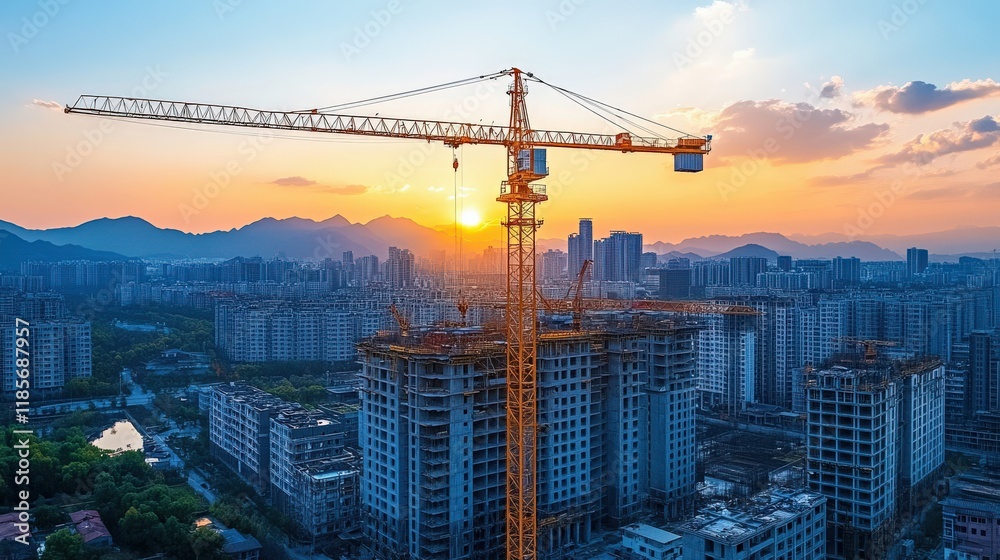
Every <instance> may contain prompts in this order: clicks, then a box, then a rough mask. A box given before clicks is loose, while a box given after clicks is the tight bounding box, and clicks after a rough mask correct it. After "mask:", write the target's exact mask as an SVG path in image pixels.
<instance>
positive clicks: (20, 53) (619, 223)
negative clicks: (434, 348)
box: [0, 0, 1000, 243]
mask: <svg viewBox="0 0 1000 560" xmlns="http://www.w3.org/2000/svg"><path fill="white" fill-rule="evenodd" d="M997 21H1000V3H997V2H992V1H980V2H972V1H970V2H964V3H962V8H961V9H956V7H955V5H954V4H952V3H946V2H941V1H940V0H905V1H887V2H880V1H860V0H858V1H844V2H777V1H763V0H743V1H740V0H733V1H723V0H714V1H706V0H702V1H677V2H661V1H634V2H628V1H621V2H599V1H597V0H534V1H511V2H503V3H500V2H490V3H485V2H483V3H479V2H476V3H473V2H445V1H429V0H427V1H423V2H418V1H416V0H391V1H385V0H379V1H374V2H350V3H347V2H319V1H315V2H313V1H288V2H264V1H263V0H204V1H188V0H180V1H170V2H168V1H151V2H143V3H134V2H124V1H100V2H98V1H96V0H91V1H88V0H35V1H11V2H3V3H2V4H0V22H2V27H0V30H2V32H3V34H4V37H5V40H4V45H2V46H0V65H2V69H3V74H4V76H5V78H4V86H5V87H3V88H2V89H0V119H2V125H3V129H4V131H5V134H3V136H2V137H0V158H2V163H3V166H2V167H3V170H4V176H3V178H2V183H0V184H2V190H3V200H4V202H5V203H4V204H3V207H2V210H0V219H2V220H6V221H11V222H14V223H17V224H19V225H21V226H24V227H29V228H51V227H62V226H72V225H76V224H79V223H82V222H85V221H88V220H92V219H95V218H100V217H119V216H138V217H141V218H144V219H146V220H148V221H149V222H151V223H153V224H155V225H157V226H160V227H171V228H176V229H180V230H184V231H191V232H205V231H214V230H219V229H223V230H225V229H230V228H234V227H240V226H242V225H245V224H247V223H250V222H253V221H255V220H258V219H260V218H263V217H275V218H285V217H290V216H299V217H303V218H311V219H314V220H322V219H326V218H329V217H331V216H334V215H336V214H341V215H343V216H345V217H347V218H348V219H349V220H351V221H353V222H366V221H368V220H371V219H374V218H377V217H379V216H382V215H386V214H388V215H392V216H397V217H407V218H412V219H413V220H415V221H416V222H418V223H421V224H423V225H427V226H431V227H440V228H443V229H446V228H448V227H451V224H452V223H453V221H454V219H455V215H456V213H457V214H459V215H461V216H462V219H461V220H460V221H462V222H464V223H465V226H464V227H466V228H467V230H468V232H469V233H468V235H470V236H475V235H481V236H486V237H490V238H493V237H498V236H499V234H498V231H499V225H498V223H499V220H500V216H501V215H502V214H503V212H504V208H503V205H501V204H500V203H498V202H496V200H495V199H496V196H497V194H498V192H499V185H500V181H501V180H503V179H504V178H505V177H504V175H505V166H506V163H505V155H504V151H503V148H502V147H496V146H478V147H472V146H466V147H464V148H462V149H460V150H459V151H458V153H456V154H454V155H455V156H457V157H458V158H459V161H460V167H459V171H458V172H457V173H456V172H454V171H453V168H452V158H453V154H452V150H451V148H448V147H445V146H442V145H430V144H426V143H422V142H416V141H407V140H383V139H369V138H358V137H352V136H329V135H317V134H309V133H287V134H280V135H272V136H268V135H266V134H263V135H262V134H261V133H260V132H258V131H254V130H251V129H242V128H230V127H214V128H213V127H200V128H199V127H192V126H187V125H185V126H174V125H170V124H169V123H147V122H135V121H124V120H108V119H98V118H95V117H89V116H82V115H70V114H65V113H63V111H62V107H63V106H64V105H66V104H70V103H72V102H74V101H75V100H76V99H77V97H78V96H79V95H81V94H99V95H121V96H134V97H147V98H156V99H168V100H178V101H198V102H211V103H220V104H230V105H241V106H246V107H252V108H259V109H276V110H300V109H308V108H314V107H324V106H329V105H334V104H340V103H345V102H349V101H353V100H358V99H367V98H371V97H375V96H379V95H384V94H389V93H395V92H400V91H407V90H411V89H415V88H419V87H424V86H430V85H436V84H441V83H445V82H450V81H453V80H458V79H463V78H468V77H472V76H479V75H483V74H488V73H492V72H495V71H498V70H501V69H504V68H510V67H512V66H516V67H519V68H521V69H523V70H525V71H530V72H533V73H534V74H535V75H537V76H538V77H540V78H542V79H543V80H545V81H546V82H548V83H551V84H555V85H558V86H560V87H564V88H566V89H568V90H571V91H574V92H577V93H580V94H583V95H586V96H588V97H591V98H594V99H597V100H600V101H603V102H606V103H609V104H611V105H613V106H616V107H620V108H622V109H625V110H628V111H630V112H632V113H635V114H637V115H641V116H644V117H648V118H650V119H652V120H655V121H657V122H658V123H661V124H663V125H667V126H670V127H672V128H675V129H679V130H682V131H684V132H686V133H691V134H699V135H703V134H712V135H713V138H714V140H713V150H712V153H710V154H709V155H708V156H706V160H705V171H704V172H702V173H697V174H686V173H674V172H673V168H672V165H671V164H672V158H671V157H670V156H669V155H659V154H621V153H616V152H589V151H579V150H565V149H564V150H557V149H551V150H549V156H548V160H549V167H550V171H551V176H550V177H549V178H548V179H547V180H544V181H542V182H543V183H546V184H547V185H548V189H549V195H550V200H549V201H548V202H546V203H544V204H542V205H540V207H539V215H540V216H541V217H543V218H544V219H545V225H544V226H543V228H542V230H541V231H540V232H539V234H538V235H539V237H541V238H559V237H564V236H565V235H566V234H567V233H569V232H571V231H573V230H574V229H575V227H576V221H577V219H578V218H580V217H591V218H593V219H594V224H595V234H596V235H598V236H601V235H604V234H605V233H606V232H607V231H608V230H629V231H639V232H642V233H643V234H644V237H645V240H646V242H647V243H650V242H653V241H657V240H660V241H669V242H677V241H680V240H681V239H684V238H687V237H694V236H701V235H711V234H726V235H739V234H742V233H750V232H757V231H768V232H779V233H784V234H804V235H822V234H827V233H834V234H838V235H840V236H846V237H848V238H853V239H864V238H865V236H866V235H879V234H914V233H926V232H934V231H942V230H948V229H952V228H957V227H968V226H997V225H1000V218H998V209H1000V125H998V121H1000V83H998V82H997V81H995V80H998V79H1000V76H997V69H998V68H1000V66H998V65H997V60H998V55H1000V36H998V35H997V34H996V32H995V24H996V22H997ZM506 87H507V80H506V79H501V80H495V81H490V82H484V83H481V84H479V85H477V86H469V87H466V88H455V89H451V90H447V91H444V92H438V93H434V94H431V95H426V96H418V97H410V98H406V99H404V100H399V101H394V102H391V103H383V104H379V105H374V106H370V107H363V108H359V109H355V110H352V111H349V112H351V113H352V114H372V113H375V112H378V113H379V114H380V115H382V116H394V117H414V118H425V119H431V120H458V121H468V122H473V123H478V122H484V123H488V122H497V123H505V122H506V120H507V112H508V105H507V103H508V101H507V95H506V94H505V92H506ZM527 104H528V112H529V116H530V119H531V124H532V126H533V127H537V128H544V129H556V130H560V129H562V130H574V131H581V132H589V131H593V132H617V131H618V130H612V128H614V127H613V126H612V125H610V124H609V123H607V122H605V121H603V120H600V119H598V118H597V117H596V116H594V115H593V114H591V113H589V112H587V111H585V110H583V109H582V108H580V107H579V106H577V105H574V104H573V103H571V102H570V101H569V100H567V99H566V98H564V97H562V96H560V95H558V94H556V93H555V92H553V91H551V90H548V89H547V88H545V87H544V86H541V85H539V84H529V94H528V97H527ZM609 127H611V128H609ZM456 194H457V195H458V197H457V201H456V196H455V195H456Z"/></svg>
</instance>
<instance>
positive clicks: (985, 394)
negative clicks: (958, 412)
mask: <svg viewBox="0 0 1000 560" xmlns="http://www.w3.org/2000/svg"><path fill="white" fill-rule="evenodd" d="M965 391H966V393H965V394H966V410H965V412H966V413H967V414H969V415H972V414H973V413H975V412H979V411H991V410H1000V334H998V333H997V332H996V331H985V330H978V331H974V332H972V333H971V334H970V335H969V372H968V376H967V377H966V381H965Z"/></svg>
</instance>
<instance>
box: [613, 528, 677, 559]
mask: <svg viewBox="0 0 1000 560" xmlns="http://www.w3.org/2000/svg"><path fill="white" fill-rule="evenodd" d="M622 548H623V549H624V550H625V551H626V555H625V558H627V559H632V558H636V559H642V560H647V559H648V560H683V559H684V555H683V552H682V546H681V536H680V535H675V534H673V533H671V532H669V531H664V530H663V529H657V528H656V527H653V526H652V525H646V524H645V523H634V524H632V525H628V526H626V527H622Z"/></svg>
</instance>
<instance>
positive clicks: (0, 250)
mask: <svg viewBox="0 0 1000 560" xmlns="http://www.w3.org/2000/svg"><path fill="white" fill-rule="evenodd" d="M124 259H125V257H124V256H122V255H119V254H117V253H110V252H106V251H92V250H90V249H86V248H83V247H80V246H79V245H54V244H52V243H49V242H47V241H25V240H24V239H21V238H20V237H18V236H16V235H14V234H12V233H10V232H8V231H4V230H3V229H0V270H14V271H18V270H20V268H21V263H22V262H24V261H111V260H124Z"/></svg>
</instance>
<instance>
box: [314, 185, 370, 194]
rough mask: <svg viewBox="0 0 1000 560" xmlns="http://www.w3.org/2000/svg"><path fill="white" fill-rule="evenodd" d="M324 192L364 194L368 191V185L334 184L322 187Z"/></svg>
mask: <svg viewBox="0 0 1000 560" xmlns="http://www.w3.org/2000/svg"><path fill="white" fill-rule="evenodd" d="M322 192H325V193H329V194H342V195H352V194H364V193H366V192H368V187H366V186H364V185H332V186H328V187H325V188H323V189H322Z"/></svg>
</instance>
